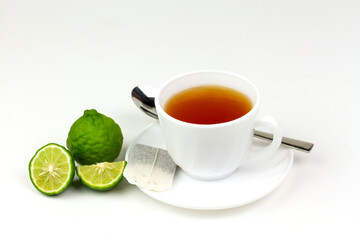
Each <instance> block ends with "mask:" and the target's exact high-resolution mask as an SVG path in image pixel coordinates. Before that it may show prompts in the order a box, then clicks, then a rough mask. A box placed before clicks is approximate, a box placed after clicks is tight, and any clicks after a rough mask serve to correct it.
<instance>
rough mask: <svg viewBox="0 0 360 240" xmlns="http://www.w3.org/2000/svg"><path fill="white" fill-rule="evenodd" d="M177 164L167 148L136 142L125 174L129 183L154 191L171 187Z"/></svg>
mask: <svg viewBox="0 0 360 240" xmlns="http://www.w3.org/2000/svg"><path fill="white" fill-rule="evenodd" d="M175 171H176V164H175V163H174V161H173V160H172V159H171V157H170V155H169V154H168V152H167V151H166V150H163V149H160V148H155V147H150V146H147V145H143V144H136V145H135V146H134V148H133V149H132V151H131V152H130V155H129V158H128V162H127V166H126V168H125V172H124V176H125V178H126V179H127V180H128V182H129V183H131V184H135V185H137V186H139V187H141V188H146V189H149V190H153V191H158V192H160V191H165V190H166V189H168V188H170V186H171V184H172V180H173V178H174V174H175Z"/></svg>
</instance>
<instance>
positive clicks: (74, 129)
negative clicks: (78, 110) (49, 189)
mask: <svg viewBox="0 0 360 240" xmlns="http://www.w3.org/2000/svg"><path fill="white" fill-rule="evenodd" d="M122 144H123V135H122V132H121V129H120V127H119V125H118V124H117V123H116V122H115V121H114V120H113V119H111V118H109V117H107V116H105V115H103V114H101V113H98V112H97V111H96V110H94V109H92V110H85V111H84V115H83V116H81V117H80V118H79V119H77V120H76V121H75V122H74V124H73V125H72V126H71V128H70V131H69V134H68V138H67V141H66V145H67V147H68V149H69V151H70V153H71V154H72V156H73V157H74V159H75V161H77V162H78V163H80V164H82V165H90V164H95V163H99V162H112V161H114V160H115V159H116V158H117V157H118V156H119V154H120V150H121V147H122Z"/></svg>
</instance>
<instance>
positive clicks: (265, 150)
mask: <svg viewBox="0 0 360 240" xmlns="http://www.w3.org/2000/svg"><path fill="white" fill-rule="evenodd" d="M254 127H255V128H257V127H265V128H269V129H270V130H271V131H272V134H273V140H272V142H271V143H270V144H269V145H267V146H265V147H262V148H259V149H254V148H252V149H251V151H250V156H249V161H256V160H260V159H267V158H270V157H272V156H273V155H274V154H275V153H276V151H277V150H278V149H279V147H280V144H281V140H282V137H283V131H282V128H281V126H280V124H279V122H278V121H277V120H276V119H275V118H274V117H272V116H265V117H263V118H261V119H259V120H256V122H255V126H254Z"/></svg>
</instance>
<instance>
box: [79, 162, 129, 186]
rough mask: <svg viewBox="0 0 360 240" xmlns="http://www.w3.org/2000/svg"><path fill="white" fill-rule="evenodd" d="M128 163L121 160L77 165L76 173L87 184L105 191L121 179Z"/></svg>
mask: <svg viewBox="0 0 360 240" xmlns="http://www.w3.org/2000/svg"><path fill="white" fill-rule="evenodd" d="M126 164H127V162H126V161H120V162H101V163H97V164H92V165H83V166H77V167H76V173H77V175H78V177H79V178H80V180H81V181H82V183H84V184H85V185H86V186H88V187H90V188H92V189H96V190H101V191H105V190H110V189H112V188H113V187H115V186H116V184H118V183H119V182H120V181H121V179H122V178H123V173H124V169H125V166H126Z"/></svg>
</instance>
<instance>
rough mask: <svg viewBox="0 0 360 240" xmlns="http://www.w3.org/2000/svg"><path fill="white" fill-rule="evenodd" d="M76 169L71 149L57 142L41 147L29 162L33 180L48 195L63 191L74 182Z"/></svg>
mask: <svg viewBox="0 0 360 240" xmlns="http://www.w3.org/2000/svg"><path fill="white" fill-rule="evenodd" d="M74 169H75V165H74V161H73V159H72V157H71V155H70V153H69V151H67V150H66V149H65V148H64V147H63V146H60V145H58V144H55V143H50V144H47V145H45V146H44V147H42V148H40V149H39V150H38V151H37V152H36V153H35V155H34V157H33V158H32V159H31V161H30V163H29V174H30V179H31V182H32V183H33V185H34V186H35V187H36V188H37V189H38V190H39V191H40V192H42V193H44V194H46V195H55V194H59V193H61V192H63V191H64V190H65V189H66V188H67V187H68V186H69V185H70V184H71V183H72V180H73V178H74V175H75V170H74Z"/></svg>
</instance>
